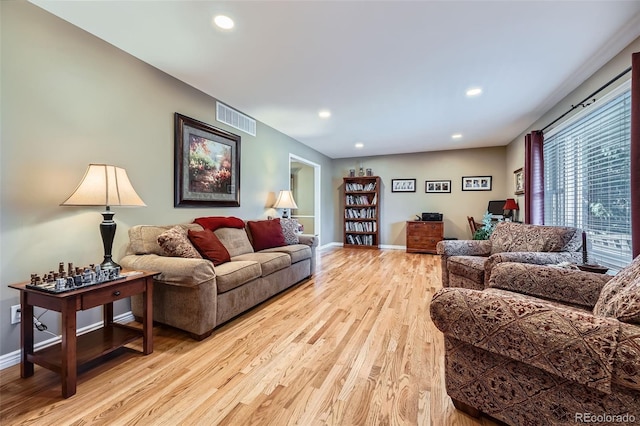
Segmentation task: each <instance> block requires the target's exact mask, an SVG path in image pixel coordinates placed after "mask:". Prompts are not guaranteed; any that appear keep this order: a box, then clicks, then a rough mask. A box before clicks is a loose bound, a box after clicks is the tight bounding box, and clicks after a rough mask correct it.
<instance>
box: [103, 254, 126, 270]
mask: <svg viewBox="0 0 640 426" xmlns="http://www.w3.org/2000/svg"><path fill="white" fill-rule="evenodd" d="M100 268H102V269H115V268H120V269H122V266H120V265H118V264H117V263H116V262H114V261H113V260H112V259H111V258H109V259H107V258H106V257H105V258H104V260H103V261H102V263H101V264H100Z"/></svg>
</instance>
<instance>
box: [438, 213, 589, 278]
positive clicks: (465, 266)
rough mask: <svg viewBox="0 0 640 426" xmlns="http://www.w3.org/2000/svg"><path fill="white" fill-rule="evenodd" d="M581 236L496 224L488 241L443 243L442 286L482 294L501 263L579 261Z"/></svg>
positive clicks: (440, 247) (573, 230)
mask: <svg viewBox="0 0 640 426" xmlns="http://www.w3.org/2000/svg"><path fill="white" fill-rule="evenodd" d="M581 236H582V235H581V233H580V232H579V230H578V229H576V228H568V227H560V226H542V225H525V224H522V223H513V222H502V223H499V224H498V225H497V226H496V228H495V230H494V231H493V233H492V234H491V236H490V237H489V239H488V240H460V241H457V240H446V241H440V242H439V243H438V245H437V248H436V249H437V253H438V254H439V255H441V262H442V286H443V287H464V288H473V289H477V290H482V289H483V288H485V282H489V278H490V276H491V270H492V268H493V267H494V266H495V265H497V264H498V263H501V262H520V263H534V264H538V265H549V264H555V263H560V262H572V263H578V262H580V261H581V259H582V254H581V249H582V241H581Z"/></svg>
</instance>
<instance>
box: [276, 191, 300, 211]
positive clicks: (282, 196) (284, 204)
mask: <svg viewBox="0 0 640 426" xmlns="http://www.w3.org/2000/svg"><path fill="white" fill-rule="evenodd" d="M273 208H275V209H297V208H298V205H297V204H296V202H295V200H294V199H293V194H292V193H291V191H280V193H279V194H278V199H277V200H276V202H275V204H274V205H273Z"/></svg>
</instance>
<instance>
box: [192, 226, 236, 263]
mask: <svg viewBox="0 0 640 426" xmlns="http://www.w3.org/2000/svg"><path fill="white" fill-rule="evenodd" d="M187 235H188V236H189V240H190V241H191V243H193V245H194V246H195V248H196V249H197V250H198V252H199V253H200V254H201V255H202V257H204V258H205V259H209V260H210V261H212V262H213V264H214V265H215V266H218V265H222V264H223V263H226V262H228V261H230V260H231V256H229V252H228V251H227V249H226V248H225V247H224V245H223V244H222V243H221V242H220V240H219V239H218V237H217V236H216V234H214V233H213V231H211V230H210V229H205V230H203V231H194V230H192V229H190V230H189V231H188V233H187Z"/></svg>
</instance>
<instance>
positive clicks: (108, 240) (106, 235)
mask: <svg viewBox="0 0 640 426" xmlns="http://www.w3.org/2000/svg"><path fill="white" fill-rule="evenodd" d="M114 214H115V213H114V212H112V211H111V209H109V206H107V211H104V212H102V217H103V220H102V222H101V223H100V234H101V235H102V245H103V246H104V260H103V261H102V263H101V264H100V267H101V268H102V269H113V268H119V267H120V265H118V264H117V263H116V262H114V261H113V259H112V256H111V248H112V247H113V238H114V237H115V235H116V223H115V222H114V220H113V215H114Z"/></svg>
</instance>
